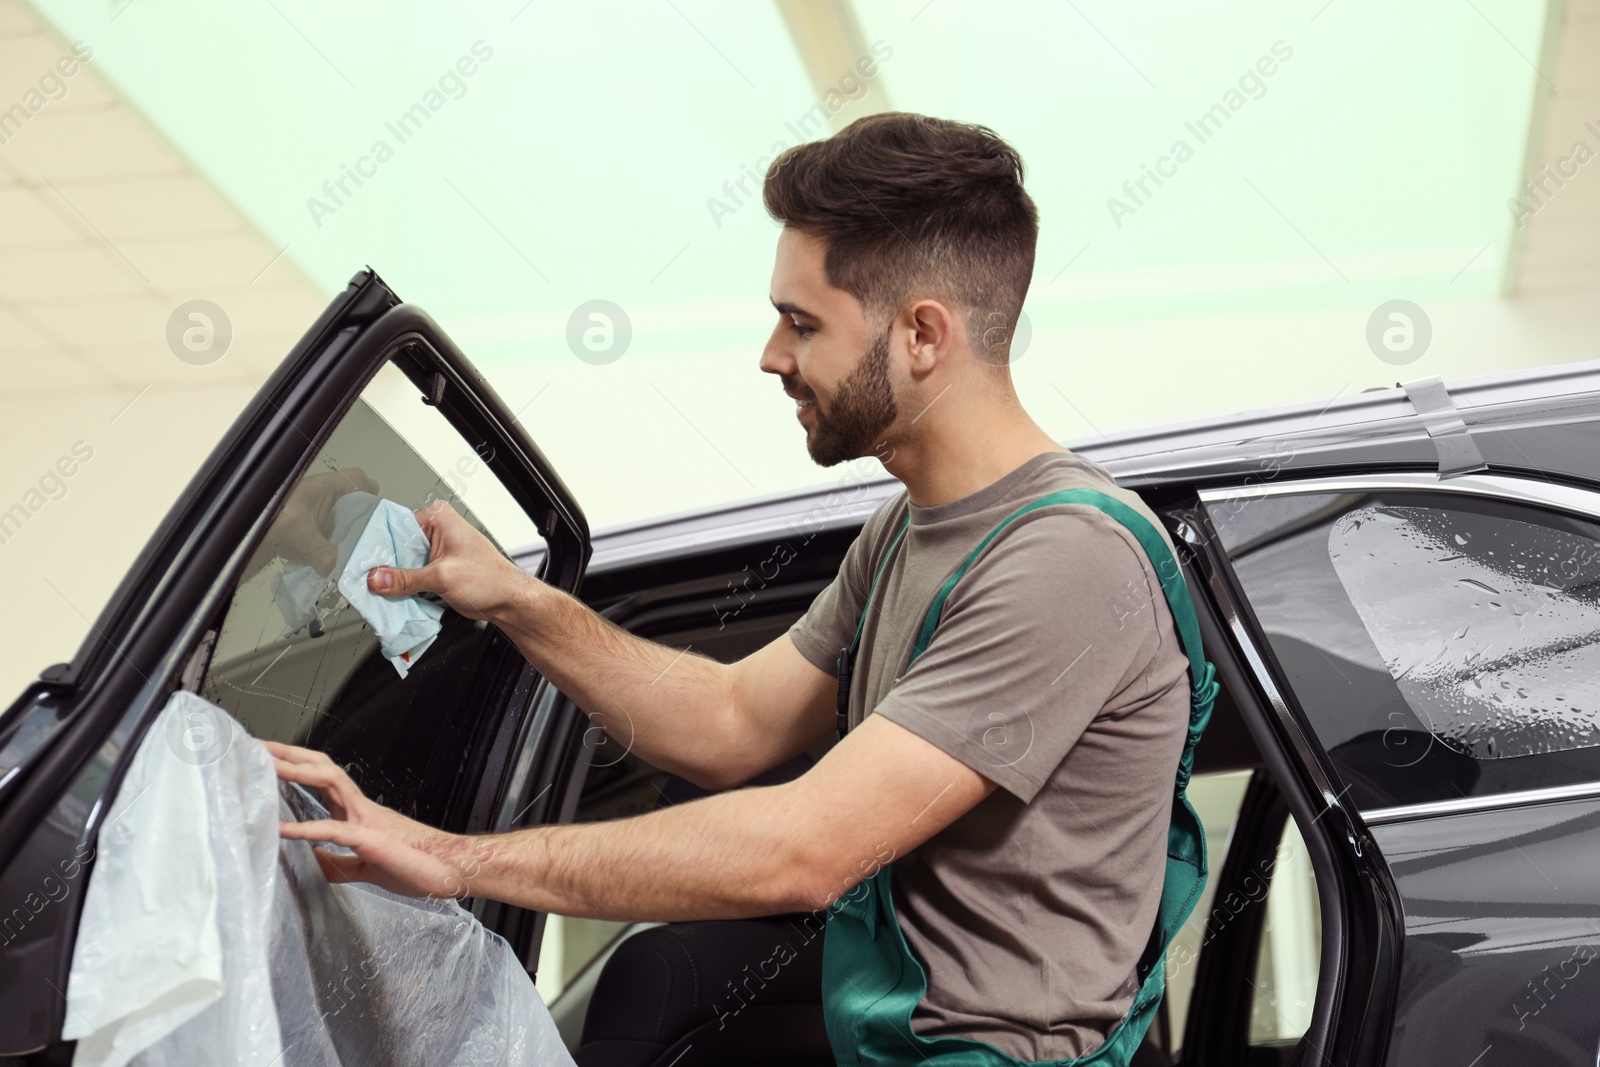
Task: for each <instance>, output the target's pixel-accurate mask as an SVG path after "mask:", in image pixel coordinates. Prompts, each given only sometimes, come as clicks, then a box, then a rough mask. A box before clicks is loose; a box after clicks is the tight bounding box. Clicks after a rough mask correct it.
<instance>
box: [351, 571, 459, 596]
mask: <svg viewBox="0 0 1600 1067" xmlns="http://www.w3.org/2000/svg"><path fill="white" fill-rule="evenodd" d="M436 578H437V574H436V572H435V571H434V569H433V568H432V567H418V568H416V569H415V570H407V569H405V568H404V567H374V568H372V569H371V570H370V571H368V572H367V588H368V589H370V590H372V591H373V592H374V593H377V594H379V595H381V596H405V595H407V594H410V593H441V592H443V591H444V590H442V589H440V588H439V583H438V581H437V580H436Z"/></svg>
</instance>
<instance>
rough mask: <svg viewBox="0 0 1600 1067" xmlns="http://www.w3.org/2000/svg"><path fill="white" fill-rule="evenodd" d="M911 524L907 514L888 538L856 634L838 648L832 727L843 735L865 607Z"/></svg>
mask: <svg viewBox="0 0 1600 1067" xmlns="http://www.w3.org/2000/svg"><path fill="white" fill-rule="evenodd" d="M910 526H911V516H910V515H907V516H906V517H905V519H904V520H902V521H901V523H900V529H899V530H898V531H896V533H895V535H894V538H893V539H892V540H890V542H889V547H888V548H886V549H884V551H883V559H881V560H879V561H878V572H877V573H876V574H874V575H873V576H872V585H871V586H869V587H868V588H867V599H866V601H865V602H864V603H863V604H862V605H861V617H860V618H859V619H857V620H856V634H855V636H854V637H853V638H851V639H850V647H848V648H841V649H840V650H839V662H838V677H839V692H838V696H837V698H836V701H835V704H834V723H833V725H834V727H835V728H836V729H837V730H838V731H839V736H840V737H843V736H844V735H845V734H847V733H849V732H850V678H851V675H853V674H854V673H855V662H856V653H857V652H858V651H859V650H860V648H861V632H862V630H864V629H865V628H866V625H867V609H868V608H870V607H872V597H873V594H875V593H876V592H877V591H878V582H879V580H880V579H882V578H883V572H884V571H885V570H888V568H889V557H891V556H893V555H894V548H895V546H896V545H898V544H899V543H900V539H901V538H902V537H904V536H905V535H906V530H907V529H909V528H910Z"/></svg>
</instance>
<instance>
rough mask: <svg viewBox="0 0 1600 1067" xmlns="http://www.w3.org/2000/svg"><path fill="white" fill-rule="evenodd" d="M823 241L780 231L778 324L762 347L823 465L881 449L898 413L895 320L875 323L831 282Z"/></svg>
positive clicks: (775, 292) (764, 363)
mask: <svg viewBox="0 0 1600 1067" xmlns="http://www.w3.org/2000/svg"><path fill="white" fill-rule="evenodd" d="M825 251H826V248H825V246H824V245H823V243H822V242H821V241H820V240H818V239H816V238H814V237H808V236H806V235H805V234H802V233H800V232H799V231H796V230H791V229H787V228H786V229H785V230H784V231H783V233H782V235H781V236H780V237H779V238H778V256H777V263H776V265H775V266H774V268H773V271H772V303H773V306H774V307H776V308H777V309H778V325H777V327H776V328H775V329H774V330H773V331H772V336H771V338H769V339H768V341H767V347H766V349H765V351H763V352H762V354H761V369H762V370H764V371H766V372H767V373H769V374H776V375H778V376H779V378H780V379H781V380H782V382H783V391H784V392H785V393H788V394H789V395H790V396H791V397H793V398H794V399H795V401H796V405H797V407H796V411H795V414H796V417H797V418H798V419H799V420H800V424H801V425H802V426H804V427H805V429H806V449H807V451H809V452H810V453H811V458H812V460H814V461H815V462H816V463H817V464H818V465H819V466H823V467H831V466H833V465H834V464H836V463H842V462H844V461H845V460H848V459H856V458H857V457H860V456H869V455H877V454H879V452H880V451H881V449H882V447H883V438H884V433H885V432H886V431H887V430H888V429H889V428H890V426H892V425H893V424H894V421H895V418H896V416H897V415H898V408H897V407H896V405H895V391H894V385H893V381H892V378H891V368H890V358H889V344H890V337H891V332H892V331H891V326H889V325H885V326H883V327H882V328H878V329H875V328H874V327H873V326H872V325H871V324H869V323H868V322H867V319H866V317H865V315H864V314H863V312H862V308H861V303H860V301H858V300H857V299H856V298H855V297H854V296H852V295H851V294H849V293H847V292H845V291H844V290H842V289H835V288H834V287H833V286H831V285H829V284H828V279H827V274H826V272H825V271H824V269H823V255H824V253H825Z"/></svg>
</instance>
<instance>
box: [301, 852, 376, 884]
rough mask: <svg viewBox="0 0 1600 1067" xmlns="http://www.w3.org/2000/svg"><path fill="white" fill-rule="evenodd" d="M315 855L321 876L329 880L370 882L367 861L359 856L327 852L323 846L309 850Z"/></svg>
mask: <svg viewBox="0 0 1600 1067" xmlns="http://www.w3.org/2000/svg"><path fill="white" fill-rule="evenodd" d="M311 852H312V855H314V856H316V857H317V866H319V867H321V868H322V876H323V877H324V878H326V879H327V880H328V881H330V882H370V881H371V880H372V877H371V872H370V871H369V870H368V868H367V861H366V860H364V859H362V858H361V857H360V856H341V855H338V854H337V853H333V852H329V851H328V850H327V849H325V848H317V849H312V850H311Z"/></svg>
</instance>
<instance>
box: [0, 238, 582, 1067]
mask: <svg viewBox="0 0 1600 1067" xmlns="http://www.w3.org/2000/svg"><path fill="white" fill-rule="evenodd" d="M391 360H392V361H393V362H395V363H396V364H397V365H398V366H399V367H400V369H401V370H402V371H403V372H405V373H406V374H407V376H408V377H409V378H410V379H411V380H412V382H413V383H414V384H416V385H417V387H418V388H419V390H421V393H422V396H423V401H424V402H426V403H430V404H432V405H433V406H435V407H437V408H438V409H439V410H440V412H441V413H442V414H443V415H444V416H445V417H446V418H447V419H449V420H450V421H451V423H452V424H453V425H454V426H455V428H456V429H457V430H458V432H461V433H462V434H463V436H464V437H467V438H468V439H469V440H470V439H472V437H473V436H474V435H476V436H478V437H479V439H480V440H481V441H483V442H492V445H491V447H490V448H489V449H488V450H487V452H484V451H479V452H478V455H479V456H480V458H481V459H482V461H483V463H484V464H485V465H486V466H487V467H488V468H489V469H490V470H492V471H493V472H494V473H495V474H496V476H497V477H499V479H500V480H501V482H502V483H503V484H504V485H505V487H506V489H507V490H508V491H509V492H510V494H511V495H512V497H513V498H514V499H515V500H516V501H517V503H518V504H519V505H521V506H522V507H523V508H524V510H526V511H527V512H528V514H529V515H530V517H531V518H532V519H533V520H534V522H535V525H536V526H537V527H538V529H539V532H540V534H541V535H542V536H543V537H544V539H545V542H546V547H545V552H544V559H543V564H542V566H541V569H540V577H541V578H543V579H544V580H545V581H547V582H549V583H550V584H552V585H555V586H557V587H558V588H561V589H564V590H565V591H568V592H572V593H576V592H577V591H578V589H579V586H580V584H581V581H582V576H583V572H584V569H585V567H586V566H587V562H588V557H589V551H590V546H589V530H588V524H587V520H586V519H585V518H584V515H583V512H582V510H581V508H579V507H578V505H577V503H576V501H575V500H574V499H573V497H572V494H571V492H570V490H568V489H567V487H566V486H565V484H564V483H563V482H562V481H561V479H560V478H559V476H558V475H557V474H556V473H555V471H554V469H553V468H552V467H551V465H550V463H549V460H548V459H547V458H546V457H545V456H544V454H543V453H542V452H541V451H540V450H539V448H538V446H537V445H535V444H534V443H533V441H532V440H531V439H530V438H529V436H528V435H527V433H526V432H525V431H524V430H523V429H522V427H521V425H520V424H519V423H518V422H517V421H516V419H515V417H514V416H513V415H511V414H510V411H509V409H508V408H507V407H506V405H505V403H504V402H503V401H502V400H501V399H500V398H499V397H498V395H497V394H496V393H495V392H494V390H493V389H492V388H491V387H490V386H489V385H488V383H487V382H486V381H485V380H484V379H483V377H482V376H481V375H480V374H479V373H478V372H477V371H476V369H474V368H473V367H472V365H471V363H470V362H468V360H467V359H466V357H465V356H464V355H463V354H462V353H461V351H460V349H459V348H457V347H456V346H455V344H454V343H453V342H451V341H450V339H449V338H448V337H447V336H446V335H445V334H444V332H443V331H442V330H440V329H439V327H438V326H437V324H436V323H434V321H433V320H432V319H431V318H430V317H429V316H428V315H427V313H426V312H424V311H422V310H421V309H420V308H417V307H415V306H413V305H408V304H405V303H403V302H402V301H401V300H400V299H399V297H397V296H396V295H395V294H394V293H393V291H392V290H390V289H389V288H388V286H387V285H386V284H385V283H384V282H383V281H382V279H381V278H379V277H378V275H377V274H376V273H375V272H373V271H372V270H371V269H370V268H369V269H366V270H363V271H361V272H358V273H357V274H356V275H355V277H354V278H352V279H351V281H350V283H349V285H348V286H347V287H346V289H345V290H344V291H343V292H342V293H341V294H340V295H339V296H338V297H336V298H335V299H334V300H333V301H332V302H331V303H330V304H329V306H328V307H327V309H326V310H325V311H324V312H323V313H322V315H321V316H319V318H318V319H317V321H316V322H315V323H314V324H313V325H312V327H311V328H310V329H309V330H308V331H307V333H306V334H305V335H304V337H303V338H302V339H301V341H300V342H299V343H298V344H297V345H296V346H295V347H294V349H293V350H292V351H291V352H290V353H289V355H288V357H287V358H286V359H285V360H284V361H283V363H282V364H281V365H280V366H279V367H278V369H277V370H276V371H275V372H274V373H273V375H272V376H271V377H270V378H269V379H268V380H267V382H266V383H265V384H264V385H263V386H262V387H261V388H260V389H259V390H257V392H256V394H255V396H254V397H253V398H252V400H251V401H250V403H249V404H248V405H247V406H246V408H245V410H244V412H243V413H242V414H241V415H240V416H239V418H238V419H237V420H236V421H235V423H234V424H233V426H232V427H231V428H230V429H229V431H228V432H227V433H226V434H225V435H224V437H223V439H222V441H221V442H220V443H219V444H218V445H217V446H216V448H215V449H214V450H213V451H212V453H211V454H210V456H209V457H208V458H207V460H206V461H205V463H204V464H203V465H202V466H201V468H200V470H199V471H198V473H197V474H196V475H195V476H194V478H193V479H192V480H191V481H190V483H189V485H188V487H187V488H186V489H185V490H184V492H183V494H182V495H181V496H180V498H179V499H178V501H177V503H176V504H175V505H174V506H173V507H172V509H171V510H170V511H169V512H168V513H167V516H166V518H165V519H164V520H163V521H162V523H161V525H160V526H159V527H158V529H157V531H156V533H155V535H154V536H153V537H151V539H150V540H149V542H148V543H147V544H146V546H145V548H144V550H143V551H142V552H141V554H140V556H139V557H138V559H137V561H136V562H135V564H134V566H133V567H132V568H131V569H130V570H129V572H128V574H127V576H126V577H125V578H124V579H123V581H122V582H121V584H120V585H119V586H118V588H117V590H116V592H115V593H114V594H113V595H112V597H111V598H110V600H109V602H108V603H107V604H106V606H105V608H104V610H103V611H102V612H101V613H100V616H99V618H98V619H97V620H96V622H94V623H93V624H91V631H90V634H89V636H88V637H87V638H86V639H85V640H84V641H83V643H82V645H81V646H80V648H79V650H78V652H77V654H76V656H75V657H74V658H73V660H72V661H71V663H69V664H63V665H57V666H56V667H52V668H49V669H47V670H46V671H45V672H44V673H43V674H42V675H41V678H40V680H39V681H37V682H35V683H33V684H31V685H30V686H29V687H28V688H27V689H26V690H25V691H24V693H23V694H22V696H21V697H19V698H18V700H17V701H16V702H14V703H13V704H12V705H11V707H10V709H9V710H8V711H7V712H6V714H5V716H4V717H3V718H0V747H3V746H5V745H7V744H8V743H11V742H16V741H18V739H19V736H20V735H19V732H18V731H19V729H20V728H21V727H22V726H24V725H25V724H27V723H30V722H31V723H33V724H34V725H35V726H37V727H38V729H36V730H35V731H33V732H32V733H30V734H29V735H28V736H29V739H28V741H27V743H26V745H25V746H22V747H20V748H17V749H14V751H13V753H12V756H13V758H14V759H15V763H14V765H13V770H12V772H11V773H9V774H8V775H7V776H6V777H5V779H4V780H0V880H3V878H4V874H5V872H6V871H7V870H8V869H9V868H10V866H11V865H12V863H13V862H15V861H16V859H17V857H18V855H19V854H20V853H21V852H22V850H23V849H24V848H26V847H27V846H28V845H29V844H30V842H34V841H35V840H36V838H37V837H38V835H39V834H40V832H41V828H42V827H44V826H45V824H46V821H47V820H48V819H49V818H50V817H51V816H52V814H54V815H55V816H56V817H57V823H58V824H59V823H60V821H61V819H63V818H65V819H66V820H67V821H68V822H69V823H70V822H77V821H81V816H76V815H74V814H73V811H72V810H67V811H65V812H63V811H62V810H61V805H62V803H63V798H64V797H65V796H66V794H67V793H68V792H69V791H71V790H72V789H73V788H74V787H75V786H76V787H77V788H78V789H79V790H80V791H82V790H83V789H89V790H91V791H92V792H93V794H94V795H96V796H97V797H98V799H97V801H96V802H95V803H94V804H93V806H92V807H91V808H90V810H89V814H88V818H87V821H86V822H83V823H82V826H81V830H80V831H79V833H78V837H79V840H78V842H77V846H78V849H79V851H80V853H81V852H82V850H83V849H84V848H87V849H88V858H87V859H85V860H84V864H83V866H84V867H85V868H86V869H87V868H90V867H92V856H93V848H94V843H95V841H96V837H97V834H98V832H99V830H100V828H101V825H100V820H101V818H102V817H103V815H104V813H105V811H106V810H107V808H108V807H109V804H110V800H111V798H112V797H114V796H115V793H116V790H117V788H118V786H119V785H120V782H121V779H122V776H123V774H124V773H125V771H126V768H127V764H128V759H127V758H126V757H127V756H128V755H130V754H131V752H132V751H133V749H134V748H136V747H137V745H138V742H139V740H140V738H141V736H142V733H143V731H144V729H145V728H146V727H148V724H149V722H150V721H151V720H152V719H153V718H154V714H155V712H156V711H157V710H159V708H160V707H161V706H163V705H164V704H165V701H166V698H167V696H168V695H169V694H170V693H171V691H172V690H173V689H175V688H177V687H178V686H179V685H180V684H183V683H184V682H186V681H189V680H191V679H194V678H197V677H198V676H199V674H201V673H203V669H204V657H205V655H206V654H207V651H208V647H209V646H208V645H207V643H206V642H204V641H203V637H204V635H205V632H206V629H207V627H208V626H209V624H210V621H211V620H212V618H213V617H214V615H215V614H216V612H217V611H218V610H219V609H220V607H221V606H222V605H223V604H224V603H225V598H226V596H227V594H228V592H229V590H230V589H231V586H232V582H233V578H234V576H235V575H236V574H237V573H238V572H239V570H240V569H241V568H242V567H243V565H244V563H245V561H246V559H247V558H248V557H249V554H250V553H251V551H253V549H254V547H255V546H256V545H257V544H259V542H260V541H261V539H262V537H263V536H264V535H265V533H266V531H267V528H268V525H269V523H270V522H271V520H272V518H273V517H274V516H275V515H276V514H277V513H278V511H279V509H280V508H281V507H282V505H283V502H284V500H285V499H286V497H287V495H288V493H289V492H290V491H291V489H292V488H293V486H294V484H295V482H296V480H297V479H298V478H299V476H300V475H301V474H302V473H304V471H305V470H306V469H307V468H308V467H309V465H310V464H311V462H312V461H313V459H314V457H315V455H316V453H317V449H318V448H319V447H320V446H321V444H322V443H323V442H324V441H325V440H326V439H327V437H328V435H329V434H330V433H331V432H332V431H333V429H334V428H335V427H336V426H337V424H338V422H339V420H340V419H341V418H342V416H343V414H344V413H345V412H346V411H348V410H349V408H350V407H351V405H352V404H354V402H355V401H356V399H357V397H358V396H359V395H360V393H361V390H362V389H363V388H364V387H365V386H366V384H367V383H368V382H369V381H370V380H371V379H372V378H373V376H374V375H376V374H377V372H378V371H379V370H380V368H381V367H382V366H383V365H384V364H385V363H387V362H390V361H391ZM535 677H536V675H535V673H534V672H533V668H532V667H531V665H530V666H527V667H525V668H524V671H523V676H522V683H521V684H518V685H517V686H516V687H515V689H514V691H515V693H516V694H518V697H517V702H518V703H519V705H520V706H519V707H516V708H511V707H508V708H507V709H502V710H503V711H506V710H514V711H517V712H518V713H519V715H518V716H517V717H519V718H521V719H524V720H525V719H526V715H525V713H526V711H527V710H528V707H529V706H530V705H531V703H532V700H531V697H532V694H533V691H534V688H535V687H534V685H533V684H532V680H533V679H534V678H535ZM508 718H509V717H508ZM502 725H503V726H505V727H506V728H503V729H501V730H500V731H499V732H498V734H499V736H497V738H496V741H495V743H494V745H493V746H492V748H491V756H490V758H491V759H495V758H498V759H499V763H498V765H496V764H490V765H489V767H488V770H487V772H486V773H485V774H484V775H483V778H482V780H481V781H480V783H479V789H478V795H477V796H475V797H473V798H471V799H470V800H469V801H468V802H467V803H468V806H469V808H470V810H471V811H472V812H474V813H478V812H482V813H487V812H489V811H491V810H492V808H493V802H494V799H495V798H497V797H498V795H499V792H500V790H501V789H502V788H503V786H504V782H503V781H502V780H501V778H502V777H503V774H504V771H505V769H506V768H507V767H509V765H510V762H511V761H510V755H511V751H510V748H509V744H508V743H507V741H508V738H509V737H513V736H521V731H520V730H519V729H511V728H509V724H502ZM496 767H498V769H496ZM84 881H85V882H86V878H85V879H84ZM79 884H80V885H81V884H83V883H82V882H80V883H79ZM82 897H83V894H82V893H81V892H80V893H74V894H70V895H69V896H68V897H67V898H66V899H65V900H64V901H62V902H61V905H60V906H61V908H62V909H63V910H62V911H60V912H58V913H57V914H56V915H53V916H52V920H53V921H54V922H55V923H56V924H57V926H58V930H57V932H56V933H55V934H53V935H51V936H52V937H53V940H54V954H53V959H50V960H48V962H41V958H39V957H38V956H37V954H36V955H35V956H34V957H30V964H31V965H32V966H35V967H40V966H42V967H43V969H44V970H46V971H47V972H49V973H48V974H44V975H40V977H41V978H48V979H49V981H48V982H42V981H41V982H36V983H33V987H34V988H35V989H36V990H42V992H39V993H38V995H37V996H36V997H35V998H34V1002H32V1003H30V1004H27V1005H22V1004H17V1005H8V1007H14V1008H15V1009H16V1010H14V1011H8V1012H7V1013H5V1014H6V1016H9V1017H11V1018H12V1019H13V1020H17V1019H20V1018H22V1017H24V1016H25V1017H27V1020H28V1021H27V1022H26V1023H25V1024H24V1023H14V1024H13V1025H6V1024H5V1023H4V1022H3V1021H0V1054H6V1053H9V1052H13V1051H26V1050H28V1049H32V1048H36V1047H40V1046H41V1045H43V1044H46V1043H48V1041H53V1040H59V1034H60V1032H61V1024H62V1021H63V1018H64V1014H65V1011H66V1005H65V993H64V990H65V988H66V981H67V973H68V970H69V968H70V963H71V954H72V947H73V941H74V935H75V932H76V928H77V920H78V914H79V911H80V909H81V906H82ZM0 952H3V949H0ZM41 1038H43V1039H44V1040H41Z"/></svg>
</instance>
